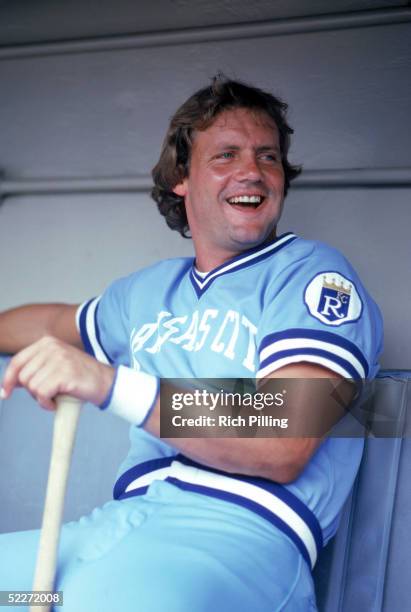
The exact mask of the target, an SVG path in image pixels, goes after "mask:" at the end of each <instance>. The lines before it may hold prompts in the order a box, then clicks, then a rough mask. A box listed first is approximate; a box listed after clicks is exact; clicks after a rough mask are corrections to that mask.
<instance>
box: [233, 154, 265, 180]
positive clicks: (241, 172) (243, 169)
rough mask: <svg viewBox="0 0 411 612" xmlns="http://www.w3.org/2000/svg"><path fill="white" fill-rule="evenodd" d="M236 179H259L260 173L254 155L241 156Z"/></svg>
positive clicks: (260, 178) (260, 177)
mask: <svg viewBox="0 0 411 612" xmlns="http://www.w3.org/2000/svg"><path fill="white" fill-rule="evenodd" d="M237 179H238V180H240V181H247V180H248V181H254V182H256V181H261V180H262V173H261V168H260V166H259V163H258V159H256V157H255V156H254V155H246V156H243V157H242V158H241V159H240V160H239V164H238V168H237Z"/></svg>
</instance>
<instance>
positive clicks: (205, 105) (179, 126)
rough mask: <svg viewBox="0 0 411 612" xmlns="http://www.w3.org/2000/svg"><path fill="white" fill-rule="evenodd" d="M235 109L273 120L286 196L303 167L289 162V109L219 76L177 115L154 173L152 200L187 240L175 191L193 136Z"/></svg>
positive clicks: (183, 175)
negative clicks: (277, 135)
mask: <svg viewBox="0 0 411 612" xmlns="http://www.w3.org/2000/svg"><path fill="white" fill-rule="evenodd" d="M234 108H247V109H250V110H255V111H258V112H265V113H266V114H267V115H268V116H269V117H271V118H272V119H273V120H274V122H275V124H276V126H277V128H278V131H279V136H280V150H281V158H282V164H283V168H284V195H286V194H287V191H288V188H289V186H290V181H292V180H293V179H294V178H295V177H296V176H298V175H299V174H300V172H301V167H300V166H293V165H291V164H290V163H289V161H288V159H287V153H288V150H289V147H290V134H292V133H293V130H292V128H291V127H290V126H289V125H288V123H287V121H286V113H287V108H288V105H287V104H285V103H284V102H282V101H281V100H280V99H279V98H276V97H275V96H273V95H272V94H270V93H268V92H265V91H263V90H261V89H258V88H257V87H251V86H250V85H247V84H245V83H242V82H240V81H231V80H228V79H227V78H226V77H224V75H221V74H218V75H217V76H215V77H214V78H213V80H212V83H211V85H210V86H209V87H204V88H203V89H200V90H199V91H197V92H196V93H195V94H193V95H192V96H191V97H190V98H188V100H186V102H184V104H183V105H182V106H180V108H179V109H177V111H176V112H175V113H174V115H173V117H172V118H171V121H170V126H169V128H168V131H167V134H166V137H165V139H164V142H163V146H162V149H161V153H160V158H159V160H158V162H157V164H156V165H155V166H154V168H153V170H152V173H151V174H152V177H153V181H154V187H153V189H152V190H151V197H152V198H153V200H154V201H155V202H157V206H158V209H159V211H160V214H161V215H163V216H164V217H165V219H166V222H167V225H168V226H169V227H170V228H171V229H173V230H177V231H179V232H180V234H181V235H182V236H184V237H185V238H189V237H190V236H189V227H188V222H187V215H186V210H185V205H184V198H183V197H181V196H178V195H177V194H175V193H174V192H173V189H174V187H175V186H176V185H178V184H179V183H180V182H182V181H183V180H184V178H186V177H187V176H188V172H189V165H190V154H191V146H192V135H193V132H194V131H195V130H200V131H202V130H206V129H207V128H208V127H209V126H210V125H211V124H212V123H213V121H214V120H215V118H216V117H217V115H219V114H220V113H221V112H223V111H225V110H231V109H234Z"/></svg>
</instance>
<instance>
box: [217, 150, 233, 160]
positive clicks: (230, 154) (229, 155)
mask: <svg viewBox="0 0 411 612" xmlns="http://www.w3.org/2000/svg"><path fill="white" fill-rule="evenodd" d="M217 157H219V158H220V159H231V158H232V157H234V153H233V152H232V151H223V152H222V153H220V154H219V155H218V156H217Z"/></svg>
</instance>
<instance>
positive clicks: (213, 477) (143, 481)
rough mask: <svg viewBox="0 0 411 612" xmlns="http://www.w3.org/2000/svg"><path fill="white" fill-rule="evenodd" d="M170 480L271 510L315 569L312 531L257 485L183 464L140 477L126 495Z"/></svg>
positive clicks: (132, 483)
mask: <svg viewBox="0 0 411 612" xmlns="http://www.w3.org/2000/svg"><path fill="white" fill-rule="evenodd" d="M167 477H172V478H177V479H178V480H181V481H183V482H187V483H190V484H193V485H200V486H203V487H210V488H212V489H217V490H219V491H226V492H227V493H233V494H235V495H239V496H241V497H244V498H246V499H249V500H251V501H253V502H256V503H258V504H259V505H260V506H263V507H264V508H267V510H270V512H272V513H273V514H275V515H276V516H278V517H279V518H280V519H281V520H283V521H284V522H285V523H287V525H289V526H290V527H291V529H292V530H293V531H294V532H295V533H296V534H297V535H298V536H299V537H300V539H301V540H302V541H303V542H304V544H305V546H306V548H307V552H308V554H309V557H310V561H311V565H312V567H314V565H315V562H316V560H317V546H316V543H315V540H314V536H313V534H312V532H311V530H310V528H309V527H308V526H307V524H306V523H305V521H303V519H302V518H301V517H300V515H299V514H297V512H295V510H293V509H292V508H290V506H289V505H288V504H286V503H285V502H284V501H283V500H281V499H280V498H278V497H276V496H275V495H274V493H269V492H268V491H265V490H264V489H261V488H260V487H258V486H256V485H253V484H250V483H248V482H244V481H242V480H235V479H234V478H230V477H229V476H224V475H223V474H215V473H214V472H208V471H206V470H201V469H199V468H195V467H193V466H190V465H185V464H184V463H180V461H173V462H172V464H171V465H170V466H169V467H168V468H160V469H158V470H154V471H153V472H149V473H148V474H144V475H143V476H139V477H138V478H136V479H135V480H133V481H132V482H131V483H130V484H129V485H128V487H127V488H126V491H125V492H126V493H128V492H130V491H133V490H134V489H137V488H139V487H143V486H148V485H149V484H151V483H152V482H153V481H154V480H164V479H165V478H167Z"/></svg>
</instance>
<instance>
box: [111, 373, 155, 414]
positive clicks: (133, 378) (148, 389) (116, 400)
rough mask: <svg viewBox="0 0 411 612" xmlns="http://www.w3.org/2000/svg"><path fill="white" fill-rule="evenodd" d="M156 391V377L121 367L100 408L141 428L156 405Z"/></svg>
mask: <svg viewBox="0 0 411 612" xmlns="http://www.w3.org/2000/svg"><path fill="white" fill-rule="evenodd" d="M158 389H159V380H158V378H157V377H156V376H152V375H151V374H146V373H145V372H139V371H137V370H132V369H131V368H127V367H126V366H123V365H121V366H119V367H118V368H117V371H116V376H115V378H114V382H113V384H112V387H111V389H110V393H109V394H108V396H107V398H106V399H105V401H104V402H103V404H102V405H101V406H100V408H102V409H103V410H108V411H109V412H111V413H113V414H116V415H117V416H119V417H122V418H123V419H125V420H126V421H129V422H130V423H133V424H134V425H138V426H141V425H144V422H145V421H146V419H147V417H148V416H149V414H150V412H151V410H152V408H153V407H154V405H155V403H156V399H157V395H158Z"/></svg>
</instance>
